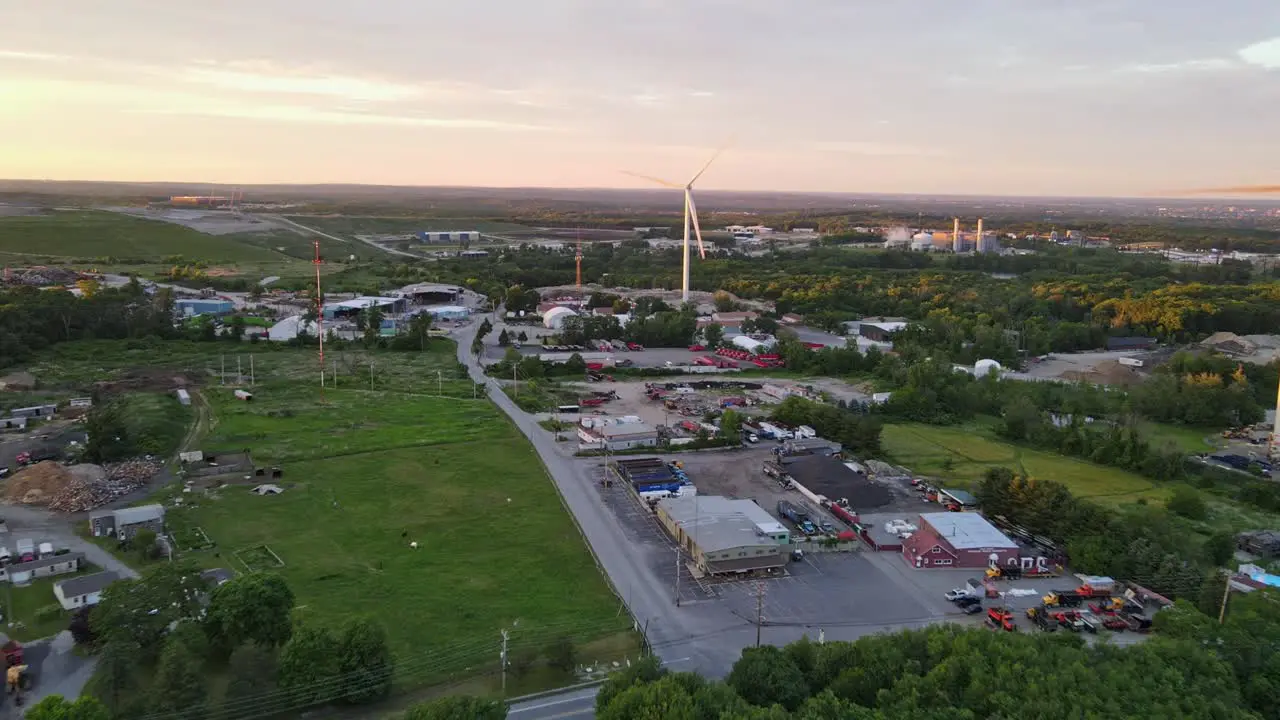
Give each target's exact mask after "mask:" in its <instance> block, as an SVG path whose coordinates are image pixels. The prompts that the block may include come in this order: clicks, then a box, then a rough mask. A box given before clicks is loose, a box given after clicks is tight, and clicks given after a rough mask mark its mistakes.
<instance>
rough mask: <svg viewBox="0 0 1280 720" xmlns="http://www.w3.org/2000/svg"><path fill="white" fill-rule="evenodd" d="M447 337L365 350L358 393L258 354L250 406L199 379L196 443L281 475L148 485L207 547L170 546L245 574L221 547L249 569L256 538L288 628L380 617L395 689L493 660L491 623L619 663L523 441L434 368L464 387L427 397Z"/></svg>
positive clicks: (593, 578)
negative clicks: (158, 487) (205, 418)
mask: <svg viewBox="0 0 1280 720" xmlns="http://www.w3.org/2000/svg"><path fill="white" fill-rule="evenodd" d="M453 347H454V346H453V345H452V343H448V342H445V341H440V345H439V348H438V349H437V350H436V351H433V352H427V353H386V352H383V353H377V354H374V355H372V356H371V357H372V359H373V362H374V368H375V386H382V387H384V389H377V390H373V391H370V390H368V389H367V384H362V383H360V382H357V379H363V380H366V382H367V379H365V378H361V376H360V373H355V374H351V375H347V374H345V373H344V374H343V375H342V376H341V377H340V380H339V385H338V387H337V388H336V389H335V388H333V387H332V386H330V387H329V388H328V389H327V390H326V392H325V394H324V399H323V400H321V397H320V393H319V387H318V382H315V381H314V380H313V373H314V372H315V371H316V369H315V365H314V363H315V355H314V353H313V352H310V351H306V350H301V351H287V350H280V351H276V352H266V353H263V354H261V355H260V356H259V361H260V362H259V363H258V364H257V366H256V367H257V372H258V384H257V385H256V386H255V387H254V389H253V394H254V398H253V400H252V401H251V402H246V401H243V400H238V399H236V398H235V397H234V395H233V392H232V390H233V389H232V388H231V387H223V386H220V385H218V384H217V382H216V379H214V380H213V381H212V382H208V381H206V382H205V384H204V387H203V388H202V389H201V393H202V394H203V395H204V397H205V398H206V399H207V400H208V402H209V405H210V409H211V412H212V416H213V419H212V420H211V422H210V429H209V431H208V433H207V435H206V436H205V437H204V438H203V440H202V441H201V442H200V443H199V447H200V448H201V449H204V450H206V451H212V452H215V453H216V452H217V451H231V450H242V449H245V448H248V449H250V450H251V452H252V453H253V458H254V461H255V464H256V465H258V466H259V467H264V466H278V467H280V468H281V469H282V470H283V471H284V474H283V476H282V477H281V478H279V479H277V480H274V481H267V482H275V483H277V484H279V485H281V486H283V487H284V488H285V490H284V492H283V493H282V494H280V495H276V496H265V497H262V496H258V495H255V494H253V493H252V492H251V488H252V487H253V485H252V484H247V485H235V486H226V487H223V488H220V489H217V490H215V491H213V492H211V493H209V494H207V495H206V494H203V493H201V492H198V491H197V492H192V493H183V492H181V488H179V487H176V486H174V487H170V488H167V489H165V490H163V491H161V492H160V493H158V494H157V496H156V498H158V499H160V500H163V501H166V502H167V501H169V500H171V499H175V498H177V497H181V498H182V500H183V507H171V509H170V511H169V513H168V517H167V522H169V524H170V525H171V526H172V527H174V528H175V529H176V530H177V531H178V532H180V533H187V532H189V531H190V529H192V528H196V527H199V528H201V529H202V530H203V531H204V532H205V533H207V534H208V536H209V537H210V538H211V539H212V541H213V542H214V543H215V544H216V547H214V548H212V549H210V550H203V551H193V552H189V553H187V554H186V556H187V557H190V558H192V559H194V560H196V561H197V562H198V563H200V564H201V565H202V566H205V567H227V568H232V569H235V570H236V571H238V572H247V571H248V570H249V569H248V568H246V567H245V565H244V564H243V563H242V562H241V561H240V560H238V559H237V551H242V552H240V553H239V554H240V555H241V556H242V557H247V558H250V560H251V562H252V559H253V558H254V557H258V556H262V557H266V555H265V553H262V552H260V551H259V550H258V548H261V547H264V546H265V547H267V548H270V550H271V551H272V552H274V553H275V554H277V555H279V556H280V558H281V559H282V560H283V561H284V567H283V568H280V569H278V570H275V571H277V572H280V573H281V574H282V575H283V576H284V577H285V578H286V579H287V580H288V582H289V585H290V587H291V588H293V591H294V592H295V594H296V595H297V598H298V616H299V618H300V619H301V620H302V621H303V622H308V623H311V622H314V623H318V624H322V625H326V626H331V627H337V626H340V625H341V624H342V623H343V622H344V621H345V620H346V619H348V618H352V617H356V616H371V617H373V618H375V619H377V620H379V621H380V622H382V623H383V624H385V626H386V627H387V629H388V631H389V636H390V640H391V643H392V649H393V652H394V653H395V655H396V657H397V661H398V670H397V682H398V684H399V685H400V686H401V687H403V688H409V687H415V686H422V685H426V684H432V683H436V682H441V681H444V680H446V679H449V678H456V677H459V676H463V677H470V676H472V675H476V674H483V673H486V672H489V671H491V670H493V668H494V667H495V665H496V659H497V648H498V646H497V643H498V642H499V634H498V632H499V630H501V629H502V628H504V627H505V628H512V627H513V625H514V627H515V630H514V631H513V633H512V650H513V652H514V651H515V650H517V649H519V650H521V651H524V652H531V651H539V650H543V649H545V648H546V647H547V646H548V645H550V644H551V642H552V641H554V640H555V639H557V638H559V637H561V636H569V637H572V638H574V640H575V641H576V642H577V643H578V644H579V646H580V647H582V648H584V653H586V655H585V656H584V658H583V659H584V661H587V660H595V659H604V655H605V654H607V655H608V657H607V659H609V660H613V659H618V658H619V657H620V656H621V654H623V653H628V652H629V653H630V654H632V655H633V656H634V655H635V654H636V645H635V640H634V639H633V637H632V634H631V632H630V627H631V626H630V620H629V619H628V616H627V614H626V613H625V612H623V613H619V607H620V605H619V601H618V599H617V597H616V596H615V595H614V594H613V592H612V591H611V590H610V589H609V587H608V585H607V583H606V581H605V579H604V577H603V576H602V574H601V573H600V571H599V570H598V569H597V567H596V565H595V563H594V562H593V560H592V558H591V556H590V554H589V552H588V550H587V548H586V546H585V543H584V541H583V539H582V537H581V535H580V534H579V533H578V531H577V529H576V527H575V525H574V523H573V521H572V519H571V518H570V517H569V515H568V513H567V511H566V510H565V509H564V507H563V505H562V504H561V500H560V498H559V496H558V494H557V492H556V490H555V487H554V485H553V484H552V482H551V479H550V478H549V477H548V476H547V475H546V472H545V470H544V469H543V466H542V464H541V462H540V460H539V459H538V457H537V456H536V454H535V453H534V451H533V449H532V447H531V446H530V445H529V444H528V443H527V441H526V440H525V439H524V438H523V436H521V435H520V434H519V432H518V431H517V430H516V429H515V428H514V427H513V426H512V425H511V424H510V423H509V422H508V420H507V419H506V418H505V416H503V415H502V414H501V413H500V412H499V411H498V410H497V409H496V408H495V407H494V406H493V405H492V404H491V403H489V402H488V401H487V400H483V399H481V400H471V399H470V397H469V395H470V385H469V384H464V382H463V381H461V380H452V381H451V380H450V379H448V378H447V377H446V379H445V382H444V390H445V392H446V393H450V391H451V390H452V391H455V393H456V391H458V390H459V389H461V388H464V387H465V388H466V389H467V393H466V395H463V394H460V393H456V394H454V395H453V397H444V398H441V397H435V396H433V395H431V394H428V393H434V392H435V391H436V389H437V378H436V375H435V369H434V368H442V369H449V368H450V366H451V365H450V364H451V363H452V361H453V356H452V353H453ZM201 349H203V350H204V353H203V354H200V353H199V351H200V350H201ZM218 349H220V348H219V346H218V345H217V344H209V345H206V346H204V348H201V344H200V343H191V344H186V343H180V344H178V345H177V346H176V347H174V348H172V349H171V350H170V352H169V353H167V354H157V355H156V363H157V364H158V363H160V362H168V363H171V364H172V365H173V366H174V367H201V368H207V367H209V366H213V367H217V365H218V364H219V362H218V360H219V358H218V354H217V350H218ZM73 356H74V353H73ZM64 362H65V360H64ZM100 362H101V361H100ZM129 362H131V361H130V360H127V359H126V360H116V361H115V364H116V365H124V366H127V365H128V364H129ZM353 364H354V366H355V367H356V368H357V369H359V368H361V367H363V368H367V363H363V365H362V364H361V363H359V362H354V363H353ZM64 367H65V366H64ZM339 367H340V368H341V367H342V364H341V363H340V365H339ZM67 369H68V370H69V369H70V368H67ZM84 369H85V368H83V367H80V368H79V369H78V370H77V371H76V372H74V373H69V374H73V375H79V374H80V372H82V371H84ZM366 371H367V370H366ZM383 377H386V378H390V380H387V382H386V383H385V386H383V379H382V378H383ZM451 383H452V384H451ZM411 542H416V543H417V544H418V547H417V548H416V549H415V548H413V547H411V546H410V543H411ZM596 648H600V650H598V651H594V652H593V649H596ZM619 648H621V649H619ZM597 655H599V657H597Z"/></svg>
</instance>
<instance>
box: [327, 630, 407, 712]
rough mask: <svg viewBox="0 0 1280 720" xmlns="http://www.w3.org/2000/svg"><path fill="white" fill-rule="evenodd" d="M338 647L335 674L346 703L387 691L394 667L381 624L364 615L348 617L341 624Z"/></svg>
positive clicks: (362, 701) (366, 698)
mask: <svg viewBox="0 0 1280 720" xmlns="http://www.w3.org/2000/svg"><path fill="white" fill-rule="evenodd" d="M338 646H339V647H338V673H339V675H340V676H341V677H342V678H343V681H344V684H345V687H344V688H343V689H344V692H345V695H344V697H345V699H346V700H347V702H351V703H367V702H373V701H374V700H378V699H380V698H382V697H385V696H386V695H387V693H389V692H391V680H392V674H393V671H394V669H395V667H394V661H393V660H392V657H391V648H390V647H388V645H387V633H386V631H385V630H384V629H383V628H382V626H381V625H379V624H378V623H376V622H374V621H372V620H369V619H365V618H361V619H357V620H352V621H351V622H348V623H347V624H346V626H344V627H343V629H342V635H341V637H340V638H339V640H338Z"/></svg>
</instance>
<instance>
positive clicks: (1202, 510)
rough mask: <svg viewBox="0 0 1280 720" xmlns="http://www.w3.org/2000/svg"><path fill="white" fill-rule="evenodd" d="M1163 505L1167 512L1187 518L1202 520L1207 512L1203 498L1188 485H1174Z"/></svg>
mask: <svg viewBox="0 0 1280 720" xmlns="http://www.w3.org/2000/svg"><path fill="white" fill-rule="evenodd" d="M1165 507H1167V508H1168V509H1169V512H1171V513H1173V514H1175V515H1181V516H1182V517H1184V518H1187V519H1189V520H1203V519H1204V518H1205V516H1206V515H1207V514H1208V512H1209V511H1208V508H1207V507H1206V506H1205V504H1204V498H1203V497H1201V496H1200V493H1199V492H1198V491H1196V489H1195V488H1193V487H1191V486H1190V485H1177V486H1175V487H1174V488H1173V494H1172V495H1170V496H1169V501H1168V502H1166V503H1165Z"/></svg>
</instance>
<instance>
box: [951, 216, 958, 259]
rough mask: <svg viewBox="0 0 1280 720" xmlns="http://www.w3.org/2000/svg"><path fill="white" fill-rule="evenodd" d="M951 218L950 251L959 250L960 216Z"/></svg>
mask: <svg viewBox="0 0 1280 720" xmlns="http://www.w3.org/2000/svg"><path fill="white" fill-rule="evenodd" d="M951 220H952V222H951V251H952V252H960V218H952V219H951Z"/></svg>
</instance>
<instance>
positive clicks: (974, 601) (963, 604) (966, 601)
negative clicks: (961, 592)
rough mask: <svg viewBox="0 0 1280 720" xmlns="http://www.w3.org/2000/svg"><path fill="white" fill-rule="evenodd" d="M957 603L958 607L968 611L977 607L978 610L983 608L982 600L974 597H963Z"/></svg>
mask: <svg viewBox="0 0 1280 720" xmlns="http://www.w3.org/2000/svg"><path fill="white" fill-rule="evenodd" d="M955 603H956V606H957V607H960V608H963V609H966V610H967V609H968V608H971V607H975V606H976V607H978V608H981V607H982V600H981V599H980V598H976V597H974V596H972V595H969V596H968V597H962V598H960V599H959V600H956V601H955Z"/></svg>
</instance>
